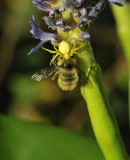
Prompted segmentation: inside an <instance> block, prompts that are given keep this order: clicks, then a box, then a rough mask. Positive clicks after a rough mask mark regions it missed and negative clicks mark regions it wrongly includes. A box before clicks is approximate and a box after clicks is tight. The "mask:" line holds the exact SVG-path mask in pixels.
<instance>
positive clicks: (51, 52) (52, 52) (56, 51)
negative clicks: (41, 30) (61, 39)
mask: <svg viewBox="0 0 130 160" xmlns="http://www.w3.org/2000/svg"><path fill="white" fill-rule="evenodd" d="M41 48H42V49H44V50H45V51H48V52H50V53H59V52H58V51H52V50H50V49H46V48H43V47H41Z"/></svg>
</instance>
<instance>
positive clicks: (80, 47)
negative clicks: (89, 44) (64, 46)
mask: <svg viewBox="0 0 130 160" xmlns="http://www.w3.org/2000/svg"><path fill="white" fill-rule="evenodd" d="M85 44H86V43H84V44H82V45H81V46H79V47H77V48H75V49H74V51H77V50H79V49H80V48H82V47H83V46H85Z"/></svg>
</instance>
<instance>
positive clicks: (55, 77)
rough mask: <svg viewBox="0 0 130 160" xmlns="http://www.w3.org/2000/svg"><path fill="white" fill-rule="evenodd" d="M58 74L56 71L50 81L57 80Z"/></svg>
mask: <svg viewBox="0 0 130 160" xmlns="http://www.w3.org/2000/svg"><path fill="white" fill-rule="evenodd" d="M58 75H59V72H58V71H57V72H56V73H55V74H54V75H53V76H52V78H51V80H55V79H57V78H58Z"/></svg>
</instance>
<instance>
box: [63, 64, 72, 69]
mask: <svg viewBox="0 0 130 160" xmlns="http://www.w3.org/2000/svg"><path fill="white" fill-rule="evenodd" d="M65 68H67V69H68V70H71V69H72V68H73V64H67V65H66V67H65Z"/></svg>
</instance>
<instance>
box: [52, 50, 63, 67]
mask: <svg viewBox="0 0 130 160" xmlns="http://www.w3.org/2000/svg"><path fill="white" fill-rule="evenodd" d="M58 56H60V57H63V56H62V54H61V53H60V52H58V53H57V54H56V55H55V56H54V57H53V58H52V60H51V62H50V66H51V64H52V63H53V62H54V61H55V59H56V58H57V57H58Z"/></svg>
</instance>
